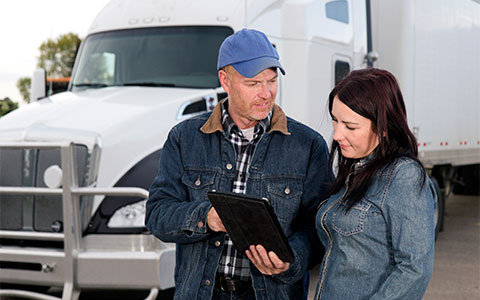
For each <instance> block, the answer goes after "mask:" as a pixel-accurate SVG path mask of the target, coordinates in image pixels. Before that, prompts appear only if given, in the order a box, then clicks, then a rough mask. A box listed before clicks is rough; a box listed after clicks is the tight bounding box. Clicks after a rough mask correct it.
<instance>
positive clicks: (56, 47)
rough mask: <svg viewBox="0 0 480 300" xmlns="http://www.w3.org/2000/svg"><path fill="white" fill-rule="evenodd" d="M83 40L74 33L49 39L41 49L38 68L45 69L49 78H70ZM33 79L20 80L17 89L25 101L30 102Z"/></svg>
mask: <svg viewBox="0 0 480 300" xmlns="http://www.w3.org/2000/svg"><path fill="white" fill-rule="evenodd" d="M81 42H82V40H81V39H80V38H79V37H78V35H76V34H74V33H66V34H63V35H60V36H59V37H58V38H57V39H55V40H54V39H48V40H46V41H44V42H43V43H42V44H41V45H40V47H39V50H40V56H39V57H38V63H37V67H39V68H42V69H45V71H46V72H47V76H48V77H70V75H71V74H72V69H73V63H74V62H75V55H76V54H77V49H78V47H79V46H80V43H81ZM30 87H31V79H30V78H29V77H23V78H20V79H19V80H18V81H17V88H18V90H19V91H20V94H21V95H22V97H23V100H25V101H27V102H30Z"/></svg>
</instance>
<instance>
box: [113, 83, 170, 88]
mask: <svg viewBox="0 0 480 300" xmlns="http://www.w3.org/2000/svg"><path fill="white" fill-rule="evenodd" d="M119 85H120V86H153V87H176V86H177V85H175V84H173V83H162V82H125V83H122V84H119Z"/></svg>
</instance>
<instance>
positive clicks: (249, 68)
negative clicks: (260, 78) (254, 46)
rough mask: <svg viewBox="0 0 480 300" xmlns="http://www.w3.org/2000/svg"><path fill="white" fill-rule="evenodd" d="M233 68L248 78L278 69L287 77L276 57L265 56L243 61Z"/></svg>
mask: <svg viewBox="0 0 480 300" xmlns="http://www.w3.org/2000/svg"><path fill="white" fill-rule="evenodd" d="M232 66H233V67H234V68H235V70H237V72H238V73H240V75H242V76H243V77H247V78H252V77H255V76H256V75H257V74H258V73H260V72H262V71H263V70H265V69H269V68H278V69H280V72H282V74H283V75H285V70H284V69H283V67H282V65H281V64H280V62H279V61H278V59H276V58H274V57H268V56H263V57H259V58H255V59H251V60H247V61H242V62H239V63H235V64H232Z"/></svg>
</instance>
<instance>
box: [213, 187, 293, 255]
mask: <svg viewBox="0 0 480 300" xmlns="http://www.w3.org/2000/svg"><path fill="white" fill-rule="evenodd" d="M207 196H208V198H209V199H210V202H212V205H213V207H214V208H215V210H216V211H217V213H218V215H219V216H220V219H221V220H222V222H223V225H224V226H225V229H226V230H227V232H228V234H229V235H230V238H231V239H232V241H233V244H234V245H235V248H236V249H237V250H238V251H240V252H242V253H245V251H246V250H247V249H248V248H249V247H250V245H262V246H263V247H264V248H265V249H266V250H267V251H273V252H275V253H276V254H277V256H278V257H279V258H280V259H281V260H282V261H284V262H289V263H293V261H294V255H293V251H292V248H291V247H290V244H289V243H288V240H287V238H286V236H285V234H284V232H283V230H282V227H281V226H280V223H279V222H278V219H277V216H276V215H275V213H274V212H273V209H272V207H271V205H270V203H269V202H268V200H267V199H265V198H260V197H255V196H251V195H245V194H236V193H232V192H217V191H211V192H207Z"/></svg>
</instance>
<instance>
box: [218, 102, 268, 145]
mask: <svg viewBox="0 0 480 300" xmlns="http://www.w3.org/2000/svg"><path fill="white" fill-rule="evenodd" d="M221 105H222V127H223V131H225V133H226V134H227V135H228V136H229V135H230V134H231V132H232V130H233V131H234V132H239V131H240V128H238V126H237V124H235V122H234V121H233V119H232V118H231V117H230V114H229V113H228V100H227V101H224V102H222V103H221ZM271 119H272V111H271V110H270V112H269V113H268V115H267V117H266V118H265V119H263V120H260V121H259V122H258V123H257V124H256V125H255V132H259V129H260V128H261V129H262V131H261V132H267V130H268V129H269V127H270V121H271Z"/></svg>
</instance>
